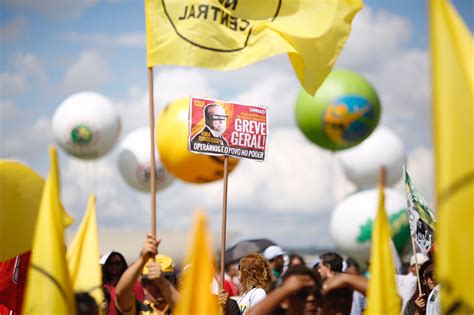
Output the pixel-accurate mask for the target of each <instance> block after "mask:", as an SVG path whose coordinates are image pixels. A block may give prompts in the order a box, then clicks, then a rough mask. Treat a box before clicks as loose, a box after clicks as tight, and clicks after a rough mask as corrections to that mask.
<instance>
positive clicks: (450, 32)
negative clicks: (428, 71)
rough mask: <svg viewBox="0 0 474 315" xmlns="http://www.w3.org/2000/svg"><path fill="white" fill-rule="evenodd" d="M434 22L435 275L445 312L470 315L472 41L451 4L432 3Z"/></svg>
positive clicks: (473, 260)
mask: <svg viewBox="0 0 474 315" xmlns="http://www.w3.org/2000/svg"><path fill="white" fill-rule="evenodd" d="M430 22H431V54H432V75H433V86H432V91H433V119H434V121H433V128H434V146H435V158H436V199H437V205H436V209H437V218H438V225H437V232H438V234H437V253H436V254H437V255H436V270H435V271H436V276H437V279H438V281H439V282H440V283H441V303H442V309H443V311H444V312H446V311H447V310H455V311H456V312H458V313H472V312H474V298H473V297H474V273H473V269H472V266H474V139H473V137H474V127H473V124H474V98H473V96H474V41H473V37H472V34H471V33H470V32H469V30H468V28H467V27H466V25H465V24H464V23H463V21H462V19H461V17H460V16H459V14H458V13H457V12H456V11H455V9H454V7H453V6H452V5H451V4H450V3H449V2H447V1H441V0H431V1H430ZM456 305H458V307H459V308H457V309H456Z"/></svg>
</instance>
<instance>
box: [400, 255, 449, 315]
mask: <svg viewBox="0 0 474 315" xmlns="http://www.w3.org/2000/svg"><path fill="white" fill-rule="evenodd" d="M433 271H434V265H433V261H432V260H427V261H426V262H425V263H424V264H423V265H421V267H420V270H419V273H420V277H421V279H420V280H421V291H422V292H421V293H420V292H419V291H418V288H417V289H416V291H415V293H414V294H413V296H412V298H411V299H410V301H409V302H408V304H407V307H406V309H405V311H404V314H415V315H424V314H427V315H428V314H429V315H434V314H441V312H440V304H439V285H438V284H437V282H436V278H435V276H434V273H433Z"/></svg>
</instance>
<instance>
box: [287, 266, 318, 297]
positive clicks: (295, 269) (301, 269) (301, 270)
mask: <svg viewBox="0 0 474 315" xmlns="http://www.w3.org/2000/svg"><path fill="white" fill-rule="evenodd" d="M293 275H308V276H310V277H311V279H313V281H314V286H313V287H312V288H310V289H305V290H302V291H300V292H298V293H297V295H298V296H299V297H301V298H306V296H308V295H309V294H313V295H314V297H315V298H316V299H319V298H321V282H322V281H321V276H320V275H319V273H318V272H314V270H312V269H310V268H308V267H306V266H305V265H295V266H291V267H288V269H287V270H286V271H285V273H284V274H283V275H282V280H283V282H285V281H286V279H288V277H290V276H293Z"/></svg>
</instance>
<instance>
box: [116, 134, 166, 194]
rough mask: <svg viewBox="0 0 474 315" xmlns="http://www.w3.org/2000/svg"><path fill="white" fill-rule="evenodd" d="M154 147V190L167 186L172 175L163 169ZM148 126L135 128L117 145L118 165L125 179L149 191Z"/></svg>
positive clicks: (130, 183) (141, 189)
mask: <svg viewBox="0 0 474 315" xmlns="http://www.w3.org/2000/svg"><path fill="white" fill-rule="evenodd" d="M154 148H155V170H156V172H155V174H156V190H157V191H160V190H163V189H165V188H166V187H168V186H169V185H170V184H171V183H172V182H173V180H174V177H173V176H171V174H170V173H169V172H168V171H167V170H166V169H165V167H164V166H163V164H162V163H161V161H160V160H159V155H158V152H157V150H156V146H154ZM150 164H151V163H150V128H148V127H143V128H139V129H135V130H134V131H132V132H131V133H130V134H128V135H127V137H126V138H125V139H124V140H123V141H122V143H121V144H120V146H119V158H118V166H119V170H120V174H122V177H123V178H124V179H125V181H126V182H127V183H128V184H129V185H130V186H132V187H133V188H135V189H138V190H140V191H144V192H149V191H150V174H151V173H150Z"/></svg>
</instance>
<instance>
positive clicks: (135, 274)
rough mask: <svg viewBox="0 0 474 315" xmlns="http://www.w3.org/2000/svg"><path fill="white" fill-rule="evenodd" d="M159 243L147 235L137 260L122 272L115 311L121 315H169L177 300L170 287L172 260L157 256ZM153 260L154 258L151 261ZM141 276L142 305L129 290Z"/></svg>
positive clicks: (172, 270)
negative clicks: (143, 296)
mask: <svg viewBox="0 0 474 315" xmlns="http://www.w3.org/2000/svg"><path fill="white" fill-rule="evenodd" d="M159 243H160V240H156V238H155V237H154V236H153V235H151V234H148V235H147V237H146V240H145V242H144V243H143V247H142V250H141V252H140V256H139V257H138V259H137V260H136V261H135V262H134V263H133V264H132V265H131V266H130V267H129V268H128V269H127V270H126V271H125V273H124V274H123V275H122V277H121V278H120V280H119V283H118V284H117V288H116V294H117V300H116V307H117V310H118V311H119V312H120V313H122V314H124V315H138V314H140V315H142V314H143V315H144V314H160V315H161V314H171V310H172V309H173V307H174V306H175V304H176V301H177V300H178V298H179V293H178V291H177V290H176V288H175V287H174V286H173V285H172V284H171V283H170V281H174V280H175V279H176V278H175V277H174V279H173V278H169V277H168V279H169V280H168V279H167V276H171V275H173V274H174V266H173V260H172V259H171V258H170V257H168V256H164V255H157V254H158V245H159ZM152 258H155V259H154V260H153V259H152ZM140 276H141V281H142V286H143V289H144V292H145V301H144V303H141V302H140V301H139V300H137V298H136V296H135V295H134V294H133V291H132V288H133V285H134V283H135V281H137V279H138V278H139V277H140Z"/></svg>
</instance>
